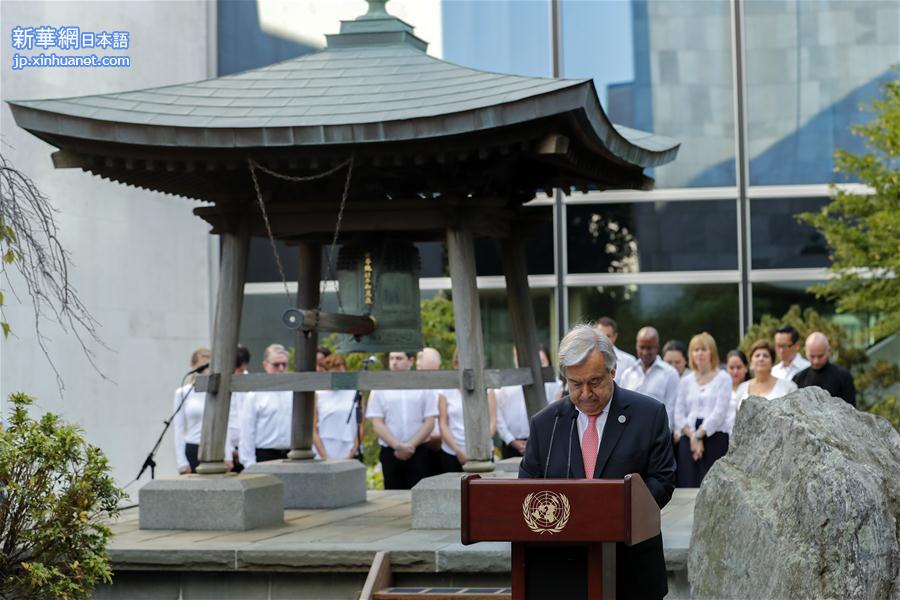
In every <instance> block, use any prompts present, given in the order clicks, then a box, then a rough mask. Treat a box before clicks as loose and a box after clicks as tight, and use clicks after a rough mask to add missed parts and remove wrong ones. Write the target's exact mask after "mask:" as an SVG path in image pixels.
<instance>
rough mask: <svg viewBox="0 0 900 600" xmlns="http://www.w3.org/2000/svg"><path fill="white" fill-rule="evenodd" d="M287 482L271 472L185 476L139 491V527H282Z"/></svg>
mask: <svg viewBox="0 0 900 600" xmlns="http://www.w3.org/2000/svg"><path fill="white" fill-rule="evenodd" d="M283 496H284V486H283V485H282V483H281V482H280V481H278V479H276V478H275V477H272V476H270V475H244V474H241V475H233V474H231V475H215V476H212V475H183V476H181V477H164V478H160V479H154V480H153V481H151V482H150V483H148V484H147V485H145V486H144V487H142V488H141V490H140V492H138V503H139V504H140V508H141V509H140V526H141V529H190V530H203V531H205V530H232V531H246V530H248V529H256V528H258V527H268V526H270V525H281V524H282V523H283V522H284V509H283V508H282V506H281V499H282V497H283Z"/></svg>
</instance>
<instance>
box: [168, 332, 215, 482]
mask: <svg viewBox="0 0 900 600" xmlns="http://www.w3.org/2000/svg"><path fill="white" fill-rule="evenodd" d="M211 358H212V353H211V352H210V351H209V348H197V349H196V350H194V353H193V354H191V369H192V370H193V369H196V368H197V367H199V366H200V365H207V369H208V365H209V361H210V359H211ZM207 369H203V370H201V371H198V372H199V373H200V374H202V375H205V374H206V372H207ZM196 377H197V375H196V374H193V375H191V381H190V383H188V384H187V385H184V386H182V387H180V388H178V389H177V390H175V399H174V403H173V409H174V410H175V418H174V419H173V420H172V432H173V434H174V438H175V465H176V466H177V467H178V473H179V474H181V475H183V474H185V473H193V472H194V470H195V469H196V468H197V465H198V464H199V460H198V458H197V451H198V449H199V447H200V431H201V429H202V428H203V407H204V406H205V405H206V392H198V391H196V390H195V389H194V379H196ZM179 407H180V410H179Z"/></svg>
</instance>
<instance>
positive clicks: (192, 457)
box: [184, 444, 200, 473]
mask: <svg viewBox="0 0 900 600" xmlns="http://www.w3.org/2000/svg"><path fill="white" fill-rule="evenodd" d="M199 451H200V446H199V445H198V444H185V445H184V454H185V456H186V457H187V459H188V464H189V465H191V473H196V472H197V465H199V464H200V459H199V458H198V457H197V455H198V453H199Z"/></svg>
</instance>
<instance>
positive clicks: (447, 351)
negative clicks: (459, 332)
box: [421, 292, 456, 369]
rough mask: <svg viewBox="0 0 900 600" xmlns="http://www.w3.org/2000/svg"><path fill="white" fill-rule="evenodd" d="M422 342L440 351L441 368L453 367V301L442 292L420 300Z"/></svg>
mask: <svg viewBox="0 0 900 600" xmlns="http://www.w3.org/2000/svg"><path fill="white" fill-rule="evenodd" d="M421 315H422V343H423V344H424V345H425V346H430V347H431V348H435V349H436V350H437V351H438V352H440V353H441V368H442V369H452V368H453V353H454V352H456V324H455V322H454V320H453V302H451V301H450V298H448V297H447V296H446V295H445V294H444V292H438V293H437V294H435V295H434V297H433V298H430V299H427V300H422V302H421Z"/></svg>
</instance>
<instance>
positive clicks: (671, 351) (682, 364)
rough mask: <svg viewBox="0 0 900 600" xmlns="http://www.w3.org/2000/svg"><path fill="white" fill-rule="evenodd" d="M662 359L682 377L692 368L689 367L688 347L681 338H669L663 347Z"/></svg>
mask: <svg viewBox="0 0 900 600" xmlns="http://www.w3.org/2000/svg"><path fill="white" fill-rule="evenodd" d="M662 359H663V362H665V363H666V364H667V365H669V366H670V367H672V368H673V369H675V370H676V371H677V372H678V376H679V377H680V378H682V379H684V378H685V377H687V376H688V375H689V374H690V372H691V370H690V369H689V368H688V363H689V362H690V361H689V360H688V349H687V346H685V345H684V342H682V341H681V340H669V341H668V342H666V345H665V346H663V349H662Z"/></svg>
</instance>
